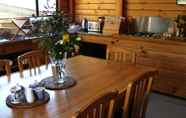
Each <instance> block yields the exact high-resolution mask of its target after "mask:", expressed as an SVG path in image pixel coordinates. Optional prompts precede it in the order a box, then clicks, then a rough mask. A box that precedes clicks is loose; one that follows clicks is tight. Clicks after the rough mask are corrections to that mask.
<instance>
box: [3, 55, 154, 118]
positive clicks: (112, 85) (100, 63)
mask: <svg viewBox="0 0 186 118" xmlns="http://www.w3.org/2000/svg"><path fill="white" fill-rule="evenodd" d="M66 71H67V73H68V75H69V76H71V77H73V78H74V79H75V80H76V81H77V84H76V85H75V86H73V87H71V88H68V89H64V90H56V91H54V90H46V91H47V92H48V93H49V95H50V100H49V102H48V103H46V104H43V105H40V106H37V107H33V108H29V109H16V108H9V107H8V106H7V105H6V98H7V96H8V95H10V88H11V87H12V86H15V85H16V84H19V85H23V86H24V87H27V86H29V84H31V83H33V82H35V81H38V82H39V81H41V80H42V79H44V78H46V77H49V76H52V71H51V67H50V65H49V67H48V69H46V68H45V67H44V66H42V67H41V74H37V75H34V76H32V77H30V75H29V71H28V70H25V71H24V72H23V75H24V77H23V78H20V75H19V72H15V73H12V74H11V79H10V80H8V79H7V77H6V76H1V77H0V118H71V117H72V115H73V114H74V113H75V112H76V111H78V110H79V109H80V108H81V107H83V106H84V105H86V104H88V103H89V102H90V101H92V100H93V99H95V97H97V96H99V95H101V94H103V93H105V92H107V91H113V90H118V91H119V92H121V91H122V90H124V89H125V88H126V87H127V85H128V84H129V83H130V82H131V81H133V80H134V79H136V78H138V77H139V76H140V75H142V74H143V73H146V72H149V71H151V72H153V71H156V69H154V68H149V67H141V66H136V65H130V64H121V63H117V62H112V61H107V60H104V59H98V58H93V57H87V56H82V55H79V56H75V57H72V58H70V59H67V60H66Z"/></svg>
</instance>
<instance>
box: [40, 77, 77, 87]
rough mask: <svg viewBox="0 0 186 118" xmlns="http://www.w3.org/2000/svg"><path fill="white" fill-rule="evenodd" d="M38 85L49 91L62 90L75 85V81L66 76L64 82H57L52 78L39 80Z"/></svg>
mask: <svg viewBox="0 0 186 118" xmlns="http://www.w3.org/2000/svg"><path fill="white" fill-rule="evenodd" d="M40 85H41V86H43V87H45V88H46V89H49V90H63V89H67V88H70V87H72V86H74V85H76V80H74V79H73V78H72V77H70V76H66V77H64V82H59V81H57V79H55V78H54V77H53V76H52V77H49V78H46V79H43V80H41V82H40Z"/></svg>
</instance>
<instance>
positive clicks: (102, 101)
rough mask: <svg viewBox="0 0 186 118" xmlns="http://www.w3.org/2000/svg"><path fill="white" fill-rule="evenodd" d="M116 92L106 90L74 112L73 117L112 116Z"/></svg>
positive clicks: (102, 117) (114, 108) (101, 117)
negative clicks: (106, 91)
mask: <svg viewBox="0 0 186 118" xmlns="http://www.w3.org/2000/svg"><path fill="white" fill-rule="evenodd" d="M117 95H118V92H117V91H115V92H108V93H106V94H103V95H102V96H100V97H98V98H97V99H95V100H93V101H92V102H91V103H90V104H88V105H87V106H85V107H84V108H82V109H81V110H80V111H78V112H76V114H75V115H74V116H73V118H114V113H115V110H116V105H115V102H116V98H117Z"/></svg>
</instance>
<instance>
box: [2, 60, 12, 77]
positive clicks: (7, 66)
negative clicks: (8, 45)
mask: <svg viewBox="0 0 186 118" xmlns="http://www.w3.org/2000/svg"><path fill="white" fill-rule="evenodd" d="M11 65H12V61H11V60H9V59H0V70H1V71H6V75H7V76H8V79H10V75H11Z"/></svg>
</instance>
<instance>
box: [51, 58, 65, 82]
mask: <svg viewBox="0 0 186 118" xmlns="http://www.w3.org/2000/svg"><path fill="white" fill-rule="evenodd" d="M52 73H53V76H54V79H55V81H56V83H59V84H61V83H64V82H65V77H66V76H67V75H66V71H65V59H52Z"/></svg>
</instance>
